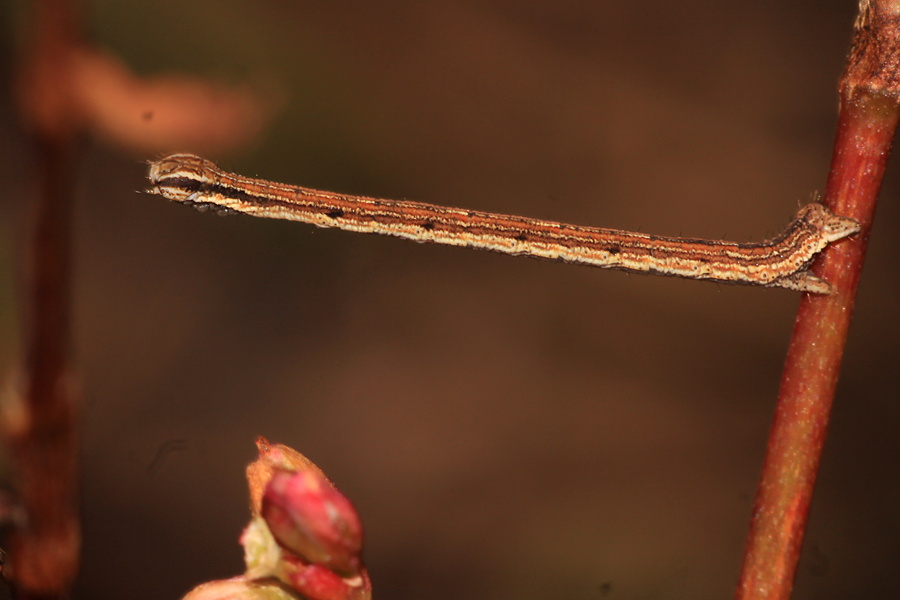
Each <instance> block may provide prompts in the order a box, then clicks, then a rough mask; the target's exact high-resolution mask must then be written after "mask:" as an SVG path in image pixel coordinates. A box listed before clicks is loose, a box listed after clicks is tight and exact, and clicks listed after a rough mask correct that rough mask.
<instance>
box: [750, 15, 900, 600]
mask: <svg viewBox="0 0 900 600" xmlns="http://www.w3.org/2000/svg"><path fill="white" fill-rule="evenodd" d="M892 4H893V5H892ZM896 8H897V7H896V3H890V2H885V3H878V2H875V3H873V4H872V6H864V7H863V18H862V19H861V20H860V21H859V22H858V23H857V34H856V39H855V40H854V49H853V53H852V54H851V58H850V62H849V65H850V66H849V67H848V70H847V72H846V74H845V76H844V79H843V81H842V85H841V109H840V114H839V117H838V128H837V137H836V140H835V144H834V154H833V158H832V163H831V171H830V173H829V177H828V183H827V185H826V188H825V202H826V204H827V205H828V206H829V207H830V208H831V209H832V210H833V211H834V212H836V213H837V214H840V215H846V216H849V217H853V218H854V219H857V220H858V221H859V222H860V224H861V226H862V230H861V232H860V233H859V235H857V236H855V237H854V238H852V239H850V240H847V241H845V242H841V243H838V244H835V245H834V246H833V247H830V248H829V249H828V251H827V252H826V253H825V256H824V257H823V258H822V259H821V260H820V261H818V263H817V264H816V266H815V268H814V270H815V272H816V274H817V275H819V276H821V277H822V278H823V279H825V280H826V281H828V282H830V283H831V284H832V287H833V289H834V293H833V294H832V295H830V296H827V297H812V296H809V295H807V296H805V297H804V298H803V300H802V301H801V304H800V310H799V313H798V315H797V321H796V323H795V325H794V334H793V338H792V339H791V344H790V349H789V350H788V356H787V361H786V364H785V368H784V373H783V375H782V379H781V389H780V390H779V394H778V404H777V406H776V408H775V418H774V422H773V423H772V430H771V432H770V437H769V445H768V448H767V452H766V459H765V463H764V466H763V473H762V478H761V481H760V484H759V489H758V491H757V497H756V502H755V505H754V509H753V516H752V520H751V524H750V532H749V534H748V539H747V547H746V551H745V555H744V565H743V569H742V572H741V578H740V581H739V584H738V589H737V594H736V597H737V598H739V599H754V600H756V599H762V598H766V599H776V598H777V599H787V598H789V597H790V594H791V589H792V587H793V581H794V575H795V574H796V571H797V561H798V559H799V557H800V549H801V545H802V541H803V533H804V530H805V528H806V521H807V515H808V514H809V506H810V502H811V500H812V494H813V488H814V486H815V482H816V475H817V472H818V468H819V461H820V459H821V454H822V446H823V444H824V442H825V435H826V432H827V430H828V418H829V415H830V411H831V404H832V400H833V398H834V391H835V387H836V386H837V379H838V373H839V370H840V364H841V358H842V356H843V352H844V344H845V341H846V337H847V330H848V328H849V326H850V318H851V316H852V313H853V304H854V301H855V298H856V288H857V284H858V283H859V276H860V273H861V271H862V265H863V260H864V258H865V251H866V243H867V241H868V236H869V230H870V228H871V224H872V218H873V216H874V212H875V205H876V201H877V198H878V193H879V191H880V188H881V180H882V177H883V175H884V170H885V166H886V164H887V159H888V156H889V155H890V150H891V144H892V141H893V138H894V132H895V130H896V128H897V122H898V119H900V109H898V103H897V93H896V90H895V89H893V86H892V85H885V84H884V82H885V81H886V80H887V79H892V78H893V76H894V75H896V73H897V71H896V68H887V67H886V66H890V65H893V66H894V67H895V66H896V65H897V64H898V63H897V62H896V59H897V56H898V55H897V53H896V48H897V47H896V46H894V45H892V44H886V43H885V40H887V39H891V36H893V31H897V27H896V26H897V24H898V20H897V17H896V16H895V15H897V10H896ZM888 29H890V30H891V31H886V30H888ZM893 39H897V38H896V37H894V38H893ZM885 74H888V75H889V77H887V78H886V77H885Z"/></svg>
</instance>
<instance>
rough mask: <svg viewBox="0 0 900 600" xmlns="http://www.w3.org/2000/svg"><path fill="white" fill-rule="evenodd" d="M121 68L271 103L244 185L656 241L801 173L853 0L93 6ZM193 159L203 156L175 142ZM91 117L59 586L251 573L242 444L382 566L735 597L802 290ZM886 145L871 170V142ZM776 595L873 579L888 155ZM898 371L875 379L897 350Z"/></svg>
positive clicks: (781, 217) (5, 48) (130, 593)
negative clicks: (425, 218)
mask: <svg viewBox="0 0 900 600" xmlns="http://www.w3.org/2000/svg"><path fill="white" fill-rule="evenodd" d="M24 8H25V3H24V2H23V1H21V0H20V1H19V2H13V3H9V4H7V3H4V4H3V6H2V7H0V19H2V27H3V33H2V35H0V52H2V59H3V60H2V66H0V69H2V79H0V83H2V86H3V94H2V98H0V182H2V194H0V367H2V368H3V372H4V373H7V372H9V371H10V369H11V368H12V367H13V366H14V365H15V364H16V361H17V354H18V352H19V337H17V336H18V335H19V334H18V333H17V316H16V303H17V302H18V301H19V297H18V296H17V291H16V288H15V286H16V276H17V275H16V270H17V267H16V260H17V256H18V254H19V251H18V250H17V244H19V243H20V242H21V237H22V232H23V230H24V229H25V227H26V225H27V223H28V222H29V221H28V217H29V215H28V214H27V210H26V207H25V205H24V202H23V198H25V197H26V196H27V193H28V186H29V178H28V177H29V173H30V170H31V169H32V157H33V148H32V146H31V145H30V142H29V139H28V137H27V136H26V132H25V131H24V130H23V128H22V126H21V124H20V123H19V121H18V117H17V116H16V111H15V104H14V99H13V81H14V78H13V75H14V73H13V68H14V57H15V54H16V50H17V43H18V42H19V41H21V38H22V32H21V27H22V13H23V11H24ZM85 8H86V17H87V18H86V22H85V25H86V27H87V29H88V31H89V33H90V37H91V40H92V41H94V42H96V43H97V44H98V45H100V46H102V47H104V48H105V49H107V50H109V51H110V52H112V53H114V54H116V55H118V56H119V58H120V59H122V60H123V61H124V62H126V63H127V64H128V65H129V66H130V68H132V69H134V70H135V71H136V72H138V73H139V74H141V75H153V74H159V73H172V72H179V73H182V74H186V75H192V74H196V75H202V76H204V77H208V78H212V79H216V80H219V81H223V82H226V83H232V84H242V83H247V84H250V85H251V86H253V88H254V89H255V90H258V91H259V93H262V94H265V95H266V97H267V98H271V99H272V103H273V105H277V106H278V112H277V114H275V116H274V118H273V119H272V120H271V122H270V123H269V125H268V126H267V127H266V128H265V130H264V131H263V133H262V134H261V135H260V136H259V137H257V138H256V139H255V140H254V141H253V143H251V144H246V145H244V146H243V147H242V148H240V150H232V151H230V152H227V153H226V152H222V153H220V154H218V155H210V156H209V158H212V159H214V160H216V161H218V163H219V164H220V166H222V167H223V168H227V169H230V170H234V171H238V172H240V173H243V174H247V175H259V176H260V177H265V178H268V179H274V180H277V181H284V182H290V183H298V184H303V185H306V186H310V187H318V188H326V189H331V190H335V191H341V192H349V193H359V194H365V195H373V196H382V197H388V198H409V199H416V200H420V201H425V202H431V203H436V204H448V205H454V206H462V207H466V208H473V209H480V210H489V211H499V212H506V213H514V214H523V215H526V216H534V217H540V218H546V219H553V220H561V221H565V222H570V223H576V224H583V225H595V226H602V227H615V228H622V229H631V230H641V231H646V232H652V233H658V234H669V235H679V234H681V235H688V236H692V237H708V238H723V237H725V238H728V239H730V240H735V241H749V240H759V239H761V238H763V237H765V236H767V235H770V234H772V233H774V232H776V231H777V230H778V229H779V228H780V227H782V226H783V225H785V224H786V223H787V222H788V221H789V220H790V219H791V218H792V216H793V214H794V213H795V211H796V209H797V207H798V205H799V204H802V203H805V202H807V201H808V200H809V199H810V197H811V195H812V194H813V193H814V192H815V191H816V190H822V189H823V188H824V185H825V178H826V176H827V173H828V166H829V162H830V155H831V146H832V142H833V136H834V125H835V119H836V112H837V82H838V79H839V77H840V74H841V71H842V69H843V65H844V58H845V55H846V51H847V49H848V45H849V40H850V35H851V30H852V22H853V19H854V17H855V11H856V6H855V5H854V3H853V2H850V1H844V2H837V1H822V0H816V1H812V0H798V1H794V2H774V1H767V2H755V3H747V2H721V1H719V2H713V1H712V0H688V1H686V2H659V1H655V0H649V1H647V2H641V3H640V4H639V5H635V4H632V3H627V2H612V1H592V2H586V1H578V0H561V1H560V0H556V1H553V2H551V1H549V0H519V1H516V2H513V1H509V0H478V1H476V0H435V1H429V2H420V1H414V0H397V1H395V2H366V1H364V0H348V1H345V2H312V1H307V0H298V1H287V0H266V1H263V2H253V1H250V0H216V1H212V0H154V1H148V2H121V1H113V0H92V1H90V2H87V3H86V4H85ZM179 149H180V150H193V148H179ZM149 158H156V156H147V155H141V154H140V153H134V152H130V153H126V152H124V151H121V150H117V149H115V148H114V147H113V146H110V145H107V144H105V143H104V142H103V141H102V140H97V139H86V141H85V143H84V145H83V153H82V155H81V157H80V159H79V176H78V180H77V191H76V195H77V204H76V208H75V243H76V247H75V265H74V295H75V297H74V302H75V305H74V306H75V328H76V334H75V338H76V351H77V363H78V364H79V366H80V368H81V370H82V384H83V389H84V402H85V403H84V414H83V430H82V436H83V446H82V457H81V464H82V466H83V516H84V521H83V526H84V554H83V569H82V577H81V579H80V583H79V586H78V589H77V596H78V597H82V598H103V597H109V598H116V597H123V598H124V597H128V598H130V599H132V600H151V599H153V600H161V599H167V598H171V599H176V598H179V597H180V596H181V595H183V594H184V593H185V592H187V591H188V590H189V589H191V588H192V587H193V586H194V585H196V584H198V583H201V582H203V581H207V580H210V579H219V578H226V577H230V576H233V575H237V574H239V573H240V572H241V571H242V567H243V562H242V554H241V548H240V546H239V545H238V536H239V534H240V531H241V529H242V527H243V526H244V524H245V523H246V521H247V519H248V508H247V497H246V483H245V480H244V474H243V469H244V466H245V465H246V464H247V463H248V462H249V461H251V460H252V459H253V458H254V457H255V455H256V449H255V447H254V444H253V442H254V439H255V437H256V436H257V435H264V436H266V437H267V438H269V439H270V440H271V441H273V442H280V443H285V444H288V445H290V446H292V447H294V448H296V449H297V450H299V451H301V452H303V453H304V454H306V455H307V456H308V457H309V458H311V459H312V460H313V461H315V462H316V463H317V464H318V465H319V466H320V467H322V468H323V469H324V470H325V472H326V473H327V474H328V475H329V476H330V477H331V478H332V479H333V480H334V481H335V482H336V483H337V485H338V486H339V487H340V488H341V490H342V491H344V492H345V493H346V494H347V495H348V496H349V497H350V498H351V499H352V500H353V501H354V502H355V504H356V506H357V507H358V509H359V511H360V513H361V515H362V519H363V523H364V525H365V527H366V533H367V541H366V548H367V549H366V552H365V557H366V561H367V564H368V567H369V569H370V572H371V575H372V580H373V585H374V588H375V594H376V597H378V598H390V599H392V600H405V599H414V598H415V599H419V598H431V599H442V598H447V599H449V598H460V597H465V598H472V599H477V598H485V599H486V598H517V599H519V600H524V599H529V598H548V597H553V598H562V599H591V598H634V599H650V598H665V599H669V598H672V599H676V598H722V597H729V596H731V595H732V594H733V588H734V584H735V582H736V579H737V576H738V572H739V569H740V564H741V556H742V551H743V544H744V536H745V533H746V528H747V525H748V523H749V518H750V511H751V507H752V502H753V498H754V494H755V486H756V483H757V477H758V474H759V469H760V467H761V464H762V460H763V456H764V451H765V444H766V438H767V434H768V428H769V425H770V422H771V418H772V412H773V407H774V402H775V397H776V392H777V389H778V384H779V376H780V370H781V366H782V362H783V359H784V356H785V352H786V349H787V342H788V339H789V336H790V333H791V327H792V323H793V318H794V314H795V312H796V308H797V305H798V302H799V295H798V294H795V293H792V292H789V291H785V290H766V289H756V288H750V287H737V286H734V287H733V286H720V285H715V284H711V283H701V282H692V281H681V280H676V279H668V278H658V277H642V276H636V275H627V274H624V273H619V272H614V271H601V270H593V269H588V268H580V267H574V266H566V265H560V264H553V263H545V262H540V261H535V260H526V259H522V258H511V257H507V256H501V255H495V254H490V253H481V252H474V251H467V250H462V249H457V248H445V247H433V246H424V245H417V244H414V243H411V242H407V241H401V240H396V239H390V238H381V237H376V236H363V235H356V234H350V233H346V232H340V231H334V230H321V229H316V228H314V227H311V226H306V225H302V224H296V223H287V222H276V221H268V220H262V219H252V218H249V217H216V216H214V215H211V214H201V213H199V212H196V211H193V210H188V209H186V208H183V207H181V206H176V205H172V204H169V203H167V202H166V201H165V200H163V199H161V198H159V197H155V196H149V195H142V194H139V193H137V190H142V189H145V188H146V186H147V182H146V179H145V176H146V165H145V164H144V163H143V161H144V160H146V159H149ZM894 162H895V163H896V161H894ZM887 177H888V178H887V180H886V181H885V185H884V188H883V190H882V197H883V202H882V203H881V207H880V209H879V213H878V218H877V219H876V224H875V228H874V232H873V236H872V238H871V243H870V247H869V257H868V261H867V265H866V269H865V272H864V274H863V279H862V283H861V286H860V295H859V300H858V304H857V308H856V315H855V318H854V322H853V327H852V329H851V334H850V342H849V345H848V348H847V352H846V356H845V360H844V367H843V372H842V375H841V380H840V383H839V386H838V394H837V398H836V401H835V409H834V413H833V421H832V424H831V428H830V432H829V439H828V442H827V445H826V449H825V454H824V459H823V465H822V471H821V473H820V477H819V482H818V487H817V495H816V497H815V499H814V501H813V505H812V513H811V520H810V527H809V530H808V533H807V536H806V540H805V545H804V554H803V558H802V560H801V563H800V568H799V572H798V577H797V584H796V588H795V597H796V598H820V599H824V598H847V597H866V598H888V597H891V598H893V597H897V596H898V594H900V580H898V579H897V577H896V573H897V570H898V568H900V516H898V515H900V511H898V509H900V466H898V461H897V460H896V457H897V456H898V454H900V436H898V435H897V431H898V428H900V407H898V403H897V399H898V398H900V381H898V377H897V374H896V372H894V369H896V368H897V364H898V361H900V350H898V343H897V340H898V338H900V322H898V319H897V310H896V306H897V300H896V293H897V290H898V284H900V276H898V261H897V259H896V258H895V256H896V254H897V249H896V240H897V238H896V236H894V235H893V234H892V233H891V232H894V231H896V230H897V228H898V227H900V210H898V207H897V203H896V202H895V201H894V199H895V198H896V197H897V194H898V183H900V178H898V169H897V168H896V165H891V166H889V169H888V176H887ZM892 372H893V373H894V374H893V375H892Z"/></svg>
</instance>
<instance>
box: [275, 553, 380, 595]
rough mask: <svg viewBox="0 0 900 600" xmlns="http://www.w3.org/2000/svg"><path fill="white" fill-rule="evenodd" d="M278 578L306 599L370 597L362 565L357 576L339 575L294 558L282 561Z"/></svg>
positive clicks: (370, 589)
mask: <svg viewBox="0 0 900 600" xmlns="http://www.w3.org/2000/svg"><path fill="white" fill-rule="evenodd" d="M282 567H283V571H282V573H281V574H279V578H280V579H281V580H282V581H285V582H286V583H287V584H289V585H290V586H291V587H292V588H293V589H294V590H296V591H297V592H299V593H300V595H302V596H303V597H304V598H307V599H308V600H371V598H372V585H371V583H370V582H369V575H368V573H367V572H366V570H365V569H364V568H363V569H362V570H361V572H360V573H359V574H357V575H353V576H350V577H341V576H340V575H338V574H336V573H335V572H334V571H332V570H330V569H328V568H326V567H324V566H322V565H310V564H305V563H304V562H303V561H302V560H300V559H298V558H296V557H294V558H293V559H291V558H286V560H285V561H283V562H282Z"/></svg>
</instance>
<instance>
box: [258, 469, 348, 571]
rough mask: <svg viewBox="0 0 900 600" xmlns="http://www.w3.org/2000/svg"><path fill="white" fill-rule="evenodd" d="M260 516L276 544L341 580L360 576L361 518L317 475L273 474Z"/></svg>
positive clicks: (310, 473) (346, 501)
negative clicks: (346, 577)
mask: <svg viewBox="0 0 900 600" xmlns="http://www.w3.org/2000/svg"><path fill="white" fill-rule="evenodd" d="M261 514H262V517H263V519H265V521H266V524H267V525H268V526H269V529H270V530H271V532H272V535H273V536H274V537H275V539H276V540H278V542H279V543H280V544H281V545H282V546H284V547H285V548H287V549H288V550H290V551H291V552H293V553H294V554H296V555H298V556H299V557H301V558H302V559H304V560H306V561H308V562H310V563H315V564H320V565H322V566H325V567H327V568H329V569H332V570H334V571H337V572H338V573H341V574H353V573H356V572H357V571H358V569H359V566H360V559H359V553H360V551H361V550H362V524H361V523H360V521H359V516H358V515H357V514H356V510H355V509H354V508H353V505H352V504H351V503H350V501H349V500H347V498H346V497H344V495H343V494H341V493H340V492H339V491H337V489H335V488H334V487H333V486H332V485H331V483H330V482H329V481H328V480H327V479H325V478H324V476H322V475H320V474H319V472H318V471H317V470H316V471H313V470H307V471H300V472H290V471H276V472H275V473H273V475H272V477H271V479H270V480H269V484H268V485H267V486H266V490H265V494H264V495H263V500H262V513H261Z"/></svg>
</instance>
